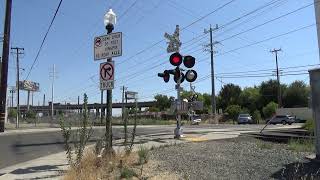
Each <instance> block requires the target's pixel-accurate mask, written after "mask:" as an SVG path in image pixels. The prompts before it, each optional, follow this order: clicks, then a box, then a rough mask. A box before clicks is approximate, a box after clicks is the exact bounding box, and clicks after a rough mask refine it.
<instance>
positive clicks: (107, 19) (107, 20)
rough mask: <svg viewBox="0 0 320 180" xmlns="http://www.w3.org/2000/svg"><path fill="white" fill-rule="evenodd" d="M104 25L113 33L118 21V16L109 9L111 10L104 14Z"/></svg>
mask: <svg viewBox="0 0 320 180" xmlns="http://www.w3.org/2000/svg"><path fill="white" fill-rule="evenodd" d="M103 22H104V25H105V27H106V29H107V31H108V34H109V33H111V32H112V31H113V29H114V25H115V24H116V23H117V16H116V14H115V13H114V12H113V11H112V9H109V11H108V12H107V13H106V14H105V15H104V21H103Z"/></svg>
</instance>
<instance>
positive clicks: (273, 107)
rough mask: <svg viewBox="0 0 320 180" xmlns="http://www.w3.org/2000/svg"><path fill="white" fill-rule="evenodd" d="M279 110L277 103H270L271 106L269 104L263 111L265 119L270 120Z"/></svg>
mask: <svg viewBox="0 0 320 180" xmlns="http://www.w3.org/2000/svg"><path fill="white" fill-rule="evenodd" d="M277 108H278V104H277V103H275V102H270V103H269V104H267V105H266V106H265V107H264V108H263V109H262V111H263V115H264V117H265V118H269V117H271V116H272V115H273V114H274V113H275V112H276V110H277Z"/></svg>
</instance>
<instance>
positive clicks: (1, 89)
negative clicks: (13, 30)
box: [0, 0, 12, 132]
mask: <svg viewBox="0 0 320 180" xmlns="http://www.w3.org/2000/svg"><path fill="white" fill-rule="evenodd" d="M11 7H12V0H7V2H6V15H5V22H4V36H3V46H2V64H1V84H0V132H4V121H5V119H6V101H7V85H8V84H7V81H8V62H9V46H10V26H11Z"/></svg>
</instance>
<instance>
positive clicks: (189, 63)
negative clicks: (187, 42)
mask: <svg viewBox="0 0 320 180" xmlns="http://www.w3.org/2000/svg"><path fill="white" fill-rule="evenodd" d="M169 61H170V64H172V65H173V66H176V68H175V69H170V70H165V71H164V72H163V73H158V76H159V77H162V78H163V80H164V82H166V83H167V82H169V79H170V74H171V75H173V80H174V81H175V82H176V83H178V81H179V80H180V83H182V82H183V81H184V80H185V79H186V80H187V81H188V82H193V81H195V80H196V79H197V77H198V75H197V72H196V71H195V70H193V69H190V70H187V72H186V73H185V74H184V73H183V72H182V71H184V69H181V68H180V67H179V66H180V65H181V64H182V62H183V64H184V66H185V67H186V68H192V67H193V66H194V65H195V62H196V59H195V58H194V57H193V56H190V55H187V56H184V57H183V56H182V55H181V54H180V53H178V52H175V53H173V54H171V55H170V57H169Z"/></svg>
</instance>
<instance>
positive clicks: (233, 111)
mask: <svg viewBox="0 0 320 180" xmlns="http://www.w3.org/2000/svg"><path fill="white" fill-rule="evenodd" d="M225 112H226V113H228V115H229V117H230V118H232V119H233V120H236V119H237V117H238V115H239V113H240V112H241V107H240V106H239V105H230V106H228V107H227V109H226V111H225Z"/></svg>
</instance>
